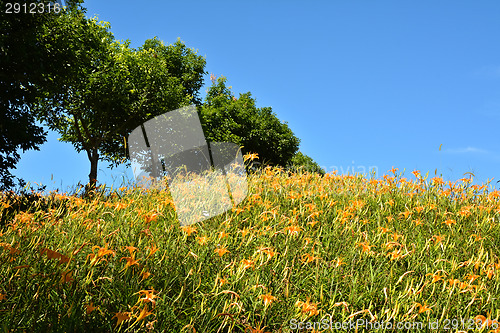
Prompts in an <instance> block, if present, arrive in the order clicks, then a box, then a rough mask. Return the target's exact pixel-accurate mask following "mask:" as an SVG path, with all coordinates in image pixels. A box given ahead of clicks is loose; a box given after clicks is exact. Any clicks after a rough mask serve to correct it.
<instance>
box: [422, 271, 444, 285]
mask: <svg viewBox="0 0 500 333" xmlns="http://www.w3.org/2000/svg"><path fill="white" fill-rule="evenodd" d="M429 275H430V276H432V282H431V283H435V282H437V281H439V280H441V278H442V276H441V275H439V274H432V273H428V274H426V275H425V276H429Z"/></svg>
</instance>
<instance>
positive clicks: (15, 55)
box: [0, 0, 81, 189]
mask: <svg viewBox="0 0 500 333" xmlns="http://www.w3.org/2000/svg"><path fill="white" fill-rule="evenodd" d="M36 2H38V3H41V2H42V1H31V2H30V3H36ZM80 2H81V1H74V0H70V1H66V3H67V4H68V6H69V7H71V8H73V9H76V8H79V7H78V6H79V4H80ZM10 3H12V1H11V2H10ZM6 4H7V1H4V0H0V8H1V10H0V31H1V32H2V33H1V35H0V54H1V56H0V188H4V189H6V188H10V187H12V186H13V185H14V183H13V179H14V177H13V175H12V174H11V172H10V169H12V168H15V166H16V164H17V162H18V161H19V158H20V155H19V149H22V150H23V151H26V150H28V149H36V150H38V149H39V146H40V145H41V144H42V143H44V142H45V140H46V139H45V136H46V133H45V132H44V131H43V128H42V127H40V126H38V125H37V124H36V122H35V117H34V116H33V114H32V112H31V107H32V105H33V103H35V101H36V98H37V96H39V95H40V90H41V89H44V90H46V91H50V93H51V94H55V93H56V91H55V90H54V86H53V84H52V81H51V80H50V77H51V76H53V75H58V76H59V77H65V76H66V74H67V72H66V69H67V67H65V66H64V65H63V64H64V60H65V57H64V55H63V54H60V53H53V52H52V49H51V47H50V45H48V44H46V43H43V42H42V40H43V38H44V34H45V33H46V30H47V29H48V27H50V26H51V25H53V24H54V22H55V21H56V20H57V19H58V18H57V15H55V14H52V13H51V14H49V13H37V14H34V15H33V14H25V13H18V14H15V13H10V14H9V13H6V11H5V9H6Z"/></svg>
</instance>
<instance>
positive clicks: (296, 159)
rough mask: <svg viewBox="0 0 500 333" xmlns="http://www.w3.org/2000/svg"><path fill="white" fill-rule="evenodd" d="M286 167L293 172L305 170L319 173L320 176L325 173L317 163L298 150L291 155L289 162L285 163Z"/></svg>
mask: <svg viewBox="0 0 500 333" xmlns="http://www.w3.org/2000/svg"><path fill="white" fill-rule="evenodd" d="M287 169H288V170H290V171H294V172H297V171H306V172H314V173H319V174H320V175H322V176H323V175H325V170H323V169H322V168H321V167H320V166H319V164H318V163H316V162H314V160H313V159H312V158H311V157H309V156H307V155H305V154H303V153H302V152H300V151H299V152H297V153H296V154H295V155H294V156H293V157H292V159H291V160H290V162H289V163H288V164H287Z"/></svg>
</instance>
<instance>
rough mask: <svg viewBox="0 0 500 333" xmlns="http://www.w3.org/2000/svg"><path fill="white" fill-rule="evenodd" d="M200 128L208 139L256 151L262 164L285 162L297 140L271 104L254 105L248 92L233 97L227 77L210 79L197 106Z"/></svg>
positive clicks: (284, 164)
mask: <svg viewBox="0 0 500 333" xmlns="http://www.w3.org/2000/svg"><path fill="white" fill-rule="evenodd" d="M200 110H201V111H200V118H201V122H202V126H203V131H204V132H205V136H206V138H207V141H209V142H233V143H236V144H239V145H241V146H243V149H242V152H243V154H246V153H258V154H259V160H260V161H261V162H262V163H263V164H270V165H277V166H283V167H284V166H286V165H287V163H288V162H289V161H290V160H291V159H292V157H293V156H294V154H295V153H296V152H297V150H298V147H299V143H300V140H299V139H298V138H297V137H296V136H295V135H294V134H293V132H292V131H291V130H290V128H289V127H288V125H287V124H286V123H282V122H281V121H280V120H279V119H278V118H277V117H276V115H275V114H274V112H272V109H271V108H270V107H263V108H257V107H256V105H255V99H254V98H252V95H251V94H250V92H247V93H245V94H240V95H239V97H238V98H236V97H235V96H234V95H233V93H232V92H231V90H230V88H229V87H227V86H226V78H225V77H219V78H218V79H217V80H215V79H214V80H213V84H212V86H211V87H210V88H209V90H208V93H207V96H206V98H205V102H204V104H203V105H202V107H201V108H200Z"/></svg>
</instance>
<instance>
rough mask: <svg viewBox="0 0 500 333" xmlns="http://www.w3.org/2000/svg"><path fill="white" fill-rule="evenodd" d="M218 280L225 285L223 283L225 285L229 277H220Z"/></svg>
mask: <svg viewBox="0 0 500 333" xmlns="http://www.w3.org/2000/svg"><path fill="white" fill-rule="evenodd" d="M216 280H217V281H218V282H219V284H220V285H221V286H223V285H225V284H226V283H227V279H224V278H220V277H218V278H217V279H216Z"/></svg>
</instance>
